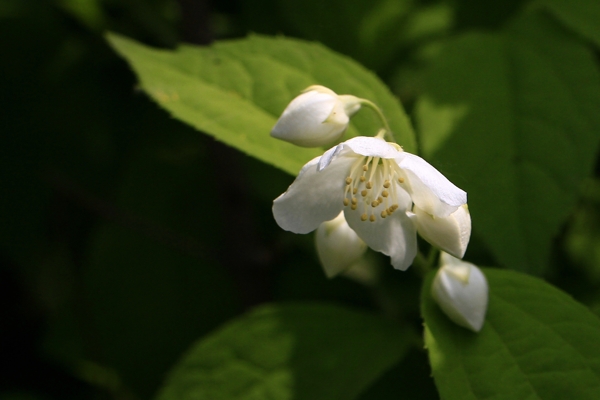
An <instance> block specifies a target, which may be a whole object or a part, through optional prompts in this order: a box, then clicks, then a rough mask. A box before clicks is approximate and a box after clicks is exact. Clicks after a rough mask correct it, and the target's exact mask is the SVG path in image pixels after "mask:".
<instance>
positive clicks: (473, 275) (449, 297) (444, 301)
mask: <svg viewBox="0 0 600 400" xmlns="http://www.w3.org/2000/svg"><path fill="white" fill-rule="evenodd" d="M431 295H432V296H433V298H434V299H435V301H436V302H437V303H438V305H439V306H440V308H441V309H442V310H443V311H444V313H446V315H447V316H448V317H449V318H450V319H451V320H452V321H454V322H455V323H456V324H458V325H460V326H462V327H465V328H467V329H470V330H472V331H473V332H479V331H480V330H481V327H482V326H483V323H484V321H485V313H486V311H487V304H488V283H487V280H486V279H485V275H483V272H481V270H480V269H479V268H477V267H476V266H475V265H473V264H471V263H468V262H465V261H462V260H459V259H457V258H455V257H452V256H451V255H449V254H447V253H443V252H442V256H441V267H440V269H439V270H438V272H437V274H436V276H435V278H434V280H433V285H432V286H431Z"/></svg>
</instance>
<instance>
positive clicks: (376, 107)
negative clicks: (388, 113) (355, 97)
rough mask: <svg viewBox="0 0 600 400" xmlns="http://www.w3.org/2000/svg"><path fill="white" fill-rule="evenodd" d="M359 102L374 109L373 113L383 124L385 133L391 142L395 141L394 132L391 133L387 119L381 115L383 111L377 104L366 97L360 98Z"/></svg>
mask: <svg viewBox="0 0 600 400" xmlns="http://www.w3.org/2000/svg"><path fill="white" fill-rule="evenodd" d="M360 104H361V105H363V106H366V107H369V108H370V109H371V110H373V111H375V113H376V114H377V116H378V117H379V119H380V120H381V124H382V125H383V128H384V129H385V133H386V134H387V135H388V137H389V138H390V139H391V140H392V141H393V142H396V139H394V134H393V133H392V129H391V128H390V125H389V124H388V121H387V119H386V118H385V116H384V115H383V112H382V111H381V109H380V108H379V107H378V106H377V104H375V103H373V102H372V101H370V100H367V99H360Z"/></svg>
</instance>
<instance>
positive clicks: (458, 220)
mask: <svg viewBox="0 0 600 400" xmlns="http://www.w3.org/2000/svg"><path fill="white" fill-rule="evenodd" d="M413 213H414V214H415V215H416V218H413V221H414V222H415V224H416V226H417V232H419V235H421V237H422V238H423V239H425V240H427V241H428V242H429V243H431V244H432V245H434V246H435V247H438V248H439V249H441V250H444V251H445V252H448V253H450V254H452V255H453V256H454V257H458V258H462V257H463V256H464V255H465V251H466V250H467V245H468V244H469V239H470V238H471V216H470V214H469V208H468V207H467V205H466V204H463V205H462V206H460V207H458V208H457V209H456V211H454V212H453V213H452V214H450V215H449V216H447V217H443V218H441V217H434V216H433V215H431V214H428V213H427V212H425V211H423V210H422V209H420V208H419V207H417V206H414V207H413Z"/></svg>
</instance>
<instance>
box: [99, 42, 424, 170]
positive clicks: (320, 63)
mask: <svg viewBox="0 0 600 400" xmlns="http://www.w3.org/2000/svg"><path fill="white" fill-rule="evenodd" d="M108 40H109V42H110V43H111V44H112V46H113V47H114V48H115V49H116V50H117V52H119V54H121V55H122V56H123V57H125V58H126V59H127V61H128V62H129V63H130V64H131V66H132V68H133V69H134V70H135V71H136V73H137V74H138V77H139V78H140V84H141V86H142V88H143V89H144V91H146V92H147V93H148V94H149V95H150V96H151V97H152V98H153V99H154V100H156V101H157V102H158V103H159V105H160V106H161V107H163V108H165V109H167V110H168V111H169V112H170V113H172V115H173V116H174V117H176V118H178V119H180V120H182V121H184V122H186V123H188V124H190V125H192V126H194V127H195V128H197V129H199V130H202V131H204V132H206V133H208V134H210V135H213V136H215V137H216V138H217V139H218V140H221V141H223V142H225V143H226V144H229V145H231V146H234V147H236V148H237V149H239V150H241V151H244V152H246V153H248V154H250V155H252V156H254V157H257V158H259V159H260V160H262V161H264V162H267V163H269V164H272V165H274V166H276V167H279V168H281V169H283V170H285V171H287V172H288V173H290V174H294V175H295V174H296V173H297V172H298V171H299V170H300V168H301V167H302V165H304V164H305V163H306V162H307V161H308V160H310V159H311V158H313V157H315V156H317V155H320V154H321V153H322V151H321V150H319V149H303V148H298V147H296V146H294V145H291V144H288V143H285V142H282V141H279V140H276V139H273V138H271V137H270V135H269V132H270V130H271V128H272V127H273V125H274V124H275V121H276V120H277V118H278V116H279V115H280V114H281V112H282V111H283V109H284V108H285V106H286V105H287V104H288V103H289V102H290V101H291V100H292V99H293V98H294V97H295V96H297V95H298V94H299V93H300V91H301V90H303V89H304V88H306V87H307V86H309V85H312V84H317V83H318V84H323V85H325V86H328V87H330V88H332V89H333V90H334V91H336V92H337V93H340V94H343V93H351V94H353V95H356V96H359V97H364V98H368V99H369V100H371V101H374V102H375V103H377V104H378V105H379V106H380V107H381V108H382V109H383V111H384V113H385V114H386V116H387V117H388V118H389V122H390V125H391V127H392V129H393V131H394V133H395V134H396V137H397V139H398V140H399V143H400V144H402V145H403V146H404V147H405V149H406V150H408V151H410V150H413V149H414V147H415V142H414V137H413V132H412V128H411V126H410V123H409V121H408V118H407V117H406V115H405V114H404V111H403V110H402V107H401V106H400V104H399V103H398V101H397V100H396V99H395V98H394V97H393V95H392V94H391V93H390V91H389V90H388V89H387V88H386V87H385V86H384V84H383V83H382V82H381V81H380V80H379V79H378V78H377V77H376V76H375V75H374V74H373V73H371V72H369V71H367V70H366V69H364V68H363V67H361V66H360V65H358V64H356V63H355V62H353V61H351V60H350V59H348V58H345V57H343V56H340V55H338V54H335V53H333V52H332V51H330V50H328V49H326V48H324V47H323V46H321V45H319V44H316V43H306V42H302V41H299V40H293V39H286V38H281V37H280V38H268V37H262V36H251V37H249V38H247V39H242V40H236V41H227V42H220V43H216V44H215V45H213V46H211V47H205V48H202V47H193V46H181V47H179V49H178V50H176V51H166V50H158V49H152V48H149V47H146V46H144V45H141V44H139V43H136V42H134V41H132V40H130V39H126V38H124V37H121V36H118V35H115V34H109V35H108ZM379 127H380V123H379V122H378V120H377V119H376V118H375V116H374V115H373V113H371V112H370V111H369V110H366V111H365V110H363V111H362V112H360V113H359V114H358V115H357V116H355V117H354V118H353V123H352V125H351V127H350V128H349V129H348V134H347V136H356V135H357V134H358V133H359V132H360V134H363V135H374V134H375V133H376V132H377V130H378V128H379Z"/></svg>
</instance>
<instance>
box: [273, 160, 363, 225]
mask: <svg viewBox="0 0 600 400" xmlns="http://www.w3.org/2000/svg"><path fill="white" fill-rule="evenodd" d="M319 159H320V157H317V158H314V159H312V160H311V161H309V162H308V163H307V164H306V165H305V166H304V167H302V170H301V171H300V173H299V174H298V177H297V178H296V180H295V181H294V182H293V183H292V184H291V185H290V187H289V188H288V190H287V191H286V192H285V193H283V194H282V195H281V196H279V197H278V198H276V199H275V200H274V201H273V216H274V217H275V221H277V224H279V226H280V227H281V228H282V229H285V230H286V231H291V232H294V233H308V232H311V231H314V230H315V229H317V227H318V226H319V225H320V224H321V222H323V221H329V220H331V219H333V218H335V217H336V216H337V215H338V214H339V213H340V211H341V209H342V207H343V199H344V188H345V185H346V182H345V180H346V177H347V175H348V171H349V169H350V165H351V164H352V162H353V161H354V159H353V158H351V157H338V158H336V159H335V160H334V161H333V162H332V163H331V164H330V165H329V167H328V168H326V169H324V170H322V171H317V165H318V163H319Z"/></svg>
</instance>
